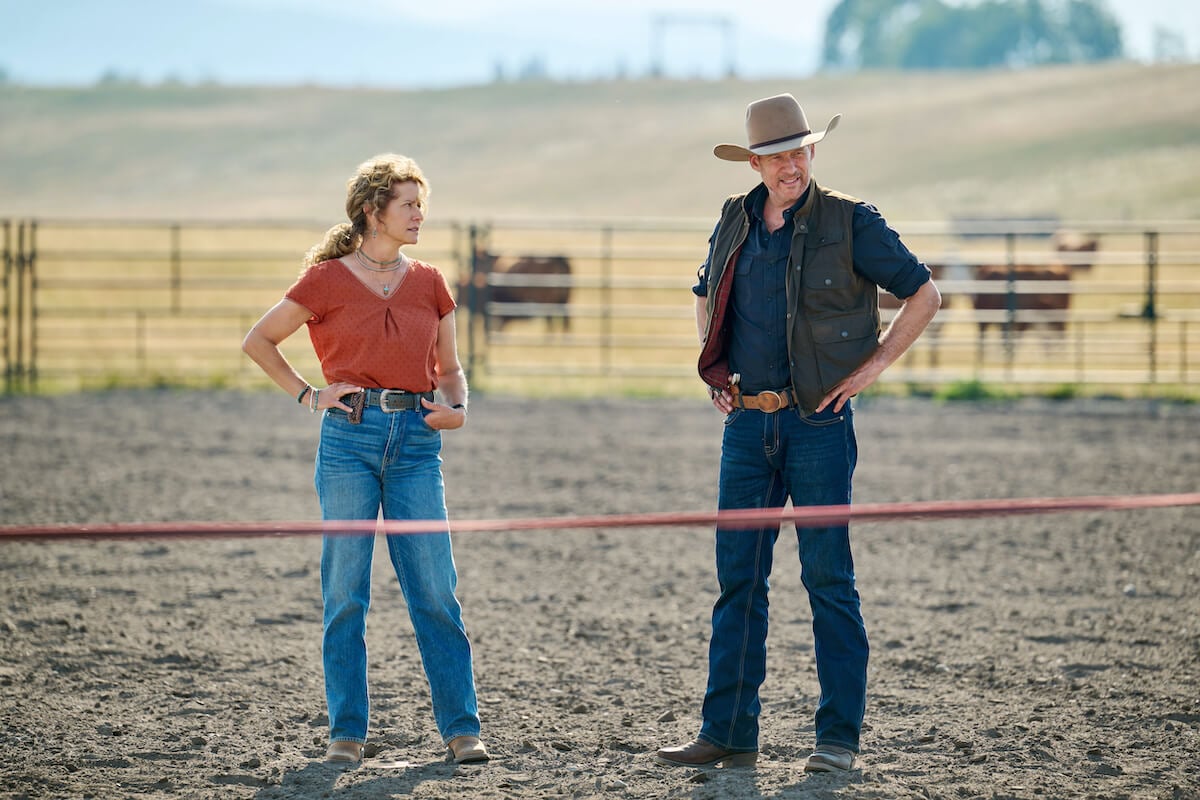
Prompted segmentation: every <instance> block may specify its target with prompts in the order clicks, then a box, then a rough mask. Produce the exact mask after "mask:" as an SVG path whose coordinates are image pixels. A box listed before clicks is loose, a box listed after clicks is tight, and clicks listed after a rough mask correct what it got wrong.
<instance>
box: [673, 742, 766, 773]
mask: <svg viewBox="0 0 1200 800" xmlns="http://www.w3.org/2000/svg"><path fill="white" fill-rule="evenodd" d="M654 760H655V761H657V762H658V763H660V764H666V765H667V766H668V767H715V766H722V767H752V766H754V764H755V763H756V762H757V761H758V751H757V750H750V751H745V750H741V751H739V750H726V749H725V748H723V747H717V746H716V745H715V744H713V743H711V742H706V741H704V740H703V739H694V740H693V741H690V742H688V743H687V744H685V745H682V746H681V747H664V748H662V749H661V750H659V751H658V752H657V753H655V755H654Z"/></svg>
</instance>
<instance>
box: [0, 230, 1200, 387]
mask: <svg viewBox="0 0 1200 800" xmlns="http://www.w3.org/2000/svg"><path fill="white" fill-rule="evenodd" d="M324 227H325V226H323V225H318V224H314V223H304V222H297V221H281V222H270V221H266V222H258V223H245V222H238V223H232V222H230V223H220V222H190V223H182V222H163V221H125V220H123V221H116V222H113V221H95V220H92V221H88V220H82V221H80V220H75V221H72V220H18V219H4V220H0V230H2V236H3V241H2V245H3V253H2V268H3V281H2V283H0V290H2V293H3V319H2V324H0V353H2V355H3V366H4V388H5V391H7V392H14V391H35V390H39V389H47V388H50V389H54V388H68V389H71V388H86V387H90V386H95V385H106V384H110V383H130V382H139V383H155V382H164V383H176V382H178V383H190V384H197V383H200V384H203V383H211V384H221V385H239V386H240V385H247V386H248V385H256V384H262V383H265V378H264V377H263V376H262V375H261V372H260V371H259V370H258V369H257V368H256V367H254V366H253V365H252V364H251V363H250V362H249V361H248V359H246V358H245V357H244V355H243V354H242V353H241V350H240V341H241V338H242V336H243V335H244V334H245V331H246V330H248V329H249V327H250V326H251V325H252V324H253V322H254V321H255V320H256V319H257V318H258V317H259V316H260V315H261V314H262V313H263V312H264V311H265V310H266V309H267V308H269V307H270V306H271V305H273V304H274V303H275V302H277V301H278V299H279V298H280V297H281V296H282V294H283V292H284V290H285V289H286V288H287V287H288V285H290V283H291V282H292V281H294V280H295V278H296V277H297V275H298V274H299V271H300V256H301V255H302V254H303V253H304V252H305V251H307V249H308V248H309V247H311V246H312V244H313V243H315V242H316V241H319V239H320V238H321V237H322V235H323V233H324ZM896 227H897V229H899V230H900V231H901V232H902V233H903V235H904V238H905V241H906V243H907V244H908V245H909V246H910V247H911V248H912V249H913V250H914V252H916V253H917V255H918V257H920V258H921V259H922V260H923V261H925V262H926V263H928V264H930V265H931V267H933V268H934V269H935V273H936V275H937V279H938V285H939V288H941V290H942V293H943V296H944V298H945V302H944V306H943V309H942V311H941V312H940V313H939V315H938V317H937V318H936V319H935V321H934V323H933V324H932V325H931V326H930V328H929V329H928V330H927V331H926V333H925V334H924V335H923V336H922V338H921V339H920V340H919V341H918V343H917V345H916V346H914V347H913V348H912V350H911V351H910V352H909V353H908V354H907V355H906V356H905V357H904V358H903V359H901V361H900V362H899V363H897V364H896V365H895V366H894V367H893V368H892V369H891V370H889V371H888V372H887V373H886V374H885V377H884V380H885V381H890V382H906V383H921V384H930V385H937V384H941V383H947V382H956V381H963V380H980V381H984V382H1004V383H1010V384H1011V383H1024V384H1067V383H1071V384H1092V385H1102V386H1114V387H1137V386H1145V385H1168V386H1184V387H1192V386H1195V385H1197V383H1198V382H1200V223H1184V222H1170V221H1167V222H1141V223H1129V222H1060V221H1057V220H1049V221H1033V222H1020V223H1007V224H1001V223H999V222H997V221H986V220H977V221H951V222H948V223H909V224H904V223H898V224H896ZM1065 229H1070V230H1071V231H1073V232H1075V233H1076V234H1077V238H1078V237H1079V236H1082V237H1083V238H1084V239H1085V240H1087V241H1089V242H1091V245H1090V246H1091V249H1090V250H1089V249H1082V250H1069V249H1057V248H1056V247H1055V246H1054V241H1055V234H1057V233H1059V232H1061V231H1063V230H1065ZM710 231H711V221H707V220H660V221H654V220H639V221H616V222H613V221H572V222H553V223H546V224H532V223H525V222H504V223H501V222H492V223H489V224H486V225H484V224H478V223H458V222H452V223H445V224H437V223H436V222H431V223H427V224H426V226H425V228H424V229H423V231H422V243H421V245H420V246H419V248H415V249H413V250H412V252H411V254H412V255H413V256H415V257H417V258H421V259H423V260H426V261H429V262H431V263H434V264H436V265H437V266H438V267H439V268H441V269H442V271H443V272H444V273H445V274H446V276H447V279H448V280H449V281H450V282H451V284H452V286H453V287H455V288H456V291H457V296H458V301H459V304H460V305H459V307H460V312H459V314H458V319H459V325H460V350H461V351H462V355H463V360H464V363H465V365H466V366H467V368H468V372H469V374H470V377H471V381H472V383H474V384H477V385H483V386H497V387H505V386H508V385H512V384H513V383H514V382H517V383H519V382H520V381H521V380H523V379H524V380H529V379H535V380H537V381H538V382H539V384H547V383H548V382H549V381H552V380H557V379H566V380H570V381H577V380H578V379H580V378H581V377H582V378H591V379H595V380H596V381H599V382H600V384H598V385H605V386H608V385H611V383H612V382H613V381H616V382H618V383H619V382H621V381H623V380H624V381H625V385H627V386H630V387H631V388H634V389H635V390H636V387H637V386H638V384H639V382H644V381H646V380H647V379H655V380H658V381H659V382H660V383H661V382H666V383H667V384H670V383H671V382H675V383H677V384H678V385H680V386H692V385H695V383H696V378H695V370H694V359H695V354H696V347H697V344H696V333H695V313H694V302H693V296H692V294H691V292H690V287H691V285H692V283H693V282H694V281H695V273H696V269H697V267H698V266H699V265H700V263H701V262H702V261H703V259H704V257H705V254H706V247H707V239H708V234H709V233H710ZM522 261H524V262H525V271H522V270H523V268H522V267H520V266H517V264H518V263H519V262H522ZM534 264H541V267H534V266H532V265H534ZM555 265H556V266H555ZM539 270H541V271H539ZM556 270H557V271H556ZM1051 273H1053V275H1051ZM882 299H883V300H887V299H888V298H887V297H882ZM883 305H884V306H885V308H884V318H885V320H886V319H887V318H888V317H889V315H890V314H891V313H893V310H892V309H893V308H894V305H895V304H894V303H890V304H889V303H886V302H885V303H884V304H883ZM306 338H307V337H305V336H303V335H297V336H295V337H292V339H289V340H288V342H285V343H284V352H285V355H287V356H288V358H289V359H290V360H292V361H293V363H295V364H296V365H297V367H298V368H300V369H301V370H302V372H305V374H311V373H314V372H316V371H318V369H319V368H318V365H317V364H316V362H315V357H314V356H313V355H312V352H311V347H310V346H309V345H308V342H307V341H305V340H306Z"/></svg>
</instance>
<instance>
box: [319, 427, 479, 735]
mask: <svg viewBox="0 0 1200 800" xmlns="http://www.w3.org/2000/svg"><path fill="white" fill-rule="evenodd" d="M441 447H442V438H441V433H439V432H438V431H435V430H434V429H432V428H430V427H429V426H428V425H427V424H426V423H425V420H424V415H423V413H422V412H420V411H400V412H396V413H392V414H385V413H384V412H383V411H382V410H381V409H379V408H377V407H367V408H366V409H364V410H363V419H362V423H361V424H358V425H351V424H350V423H349V422H348V421H347V419H346V414H345V412H343V411H341V410H340V409H330V410H328V411H326V412H325V415H324V418H323V419H322V422H321V442H320V445H319V447H318V450H317V463H316V480H315V483H316V487H317V495H318V497H319V498H320V501H321V515H322V517H323V518H324V519H326V520H371V521H374V520H375V519H377V517H378V515H379V511H380V509H381V508H382V510H383V517H384V519H394V520H405V519H409V520H413V519H415V520H445V519H446V502H445V490H444V485H443V482H442V466H441V465H442V457H441ZM375 538H376V537H375V536H374V535H373V534H363V535H359V534H332V533H331V534H326V535H325V537H324V539H323V541H322V549H321V596H322V599H323V601H324V604H325V613H324V626H325V632H324V639H323V641H322V647H321V652H322V657H323V660H324V666H325V698H326V702H327V704H328V707H329V738H330V741H339V740H345V741H353V742H365V741H366V738H367V717H368V713H369V701H368V696H367V645H366V640H365V635H366V618H367V609H368V607H369V606H370V604H371V559H372V555H373V553H374V550H375ZM385 541H386V543H387V549H388V555H389V556H390V557H391V561H392V566H393V568H394V569H395V571H396V577H397V578H399V580H400V589H401V591H402V592H403V594H404V601H405V603H406V604H407V606H408V614H409V618H410V619H411V620H412V625H413V630H414V632H415V633H416V640H417V647H418V649H419V651H420V654H421V663H422V665H423V666H424V668H425V676H426V678H427V679H428V680H429V689H430V693H431V695H432V699H433V716H434V720H435V721H436V723H437V727H438V732H439V733H440V734H441V736H442V740H443V741H449V740H450V739H453V738H454V737H456V736H463V735H470V736H478V735H479V713H478V706H477V703H476V698H475V678H474V674H473V672H472V665H471V645H470V642H469V641H468V640H467V634H466V630H465V629H464V627H463V622H462V608H461V606H460V605H459V603H458V599H457V598H456V597H455V595H454V590H455V587H456V585H457V582H458V578H457V574H456V572H455V568H454V556H453V554H452V552H451V548H450V533H449V530H448V526H447V527H441V526H439V528H438V529H436V530H432V531H430V532H429V533H420V534H389V535H387V536H385Z"/></svg>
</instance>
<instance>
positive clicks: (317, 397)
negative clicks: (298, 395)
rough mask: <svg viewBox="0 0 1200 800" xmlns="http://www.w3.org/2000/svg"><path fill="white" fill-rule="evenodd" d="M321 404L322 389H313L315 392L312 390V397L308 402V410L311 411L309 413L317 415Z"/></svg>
mask: <svg viewBox="0 0 1200 800" xmlns="http://www.w3.org/2000/svg"><path fill="white" fill-rule="evenodd" d="M320 402H321V390H320V389H313V390H312V397H310V398H309V400H308V410H309V413H312V414H315V413H317V404H318V403H320Z"/></svg>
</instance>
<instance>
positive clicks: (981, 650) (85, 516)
mask: <svg viewBox="0 0 1200 800" xmlns="http://www.w3.org/2000/svg"><path fill="white" fill-rule="evenodd" d="M697 395H698V397H697V399H695V400H688V401H668V400H653V401H651V400H621V399H610V400H589V401H584V400H577V401H575V400H571V401H569V400H552V401H551V400H524V399H515V398H500V397H491V396H477V397H476V398H475V400H474V403H473V405H472V408H471V416H470V422H469V425H468V427H467V428H465V429H463V430H461V431H456V432H450V433H448V434H447V435H446V437H445V451H444V457H445V473H446V481H447V494H448V501H449V505H450V512H451V516H452V518H457V519H474V518H491V517H500V518H506V517H507V518H518V517H530V516H557V515H571V514H601V513H604V514H607V513H620V512H649V511H655V512H657V511H711V510H712V509H713V507H714V506H715V502H716V499H715V487H716V475H717V458H718V453H719V449H720V435H721V427H722V426H721V418H720V416H719V415H718V414H717V412H716V411H714V410H713V409H712V408H711V407H710V406H709V405H708V404H707V403H706V402H704V401H703V400H702V399H699V391H698V392H697ZM857 427H858V436H859V447H860V453H861V457H860V463H859V470H858V476H857V482H856V500H857V501H858V502H864V503H866V502H871V503H874V502H890V501H907V500H971V499H979V498H1009V497H1057V496H1073V495H1101V494H1112V495H1122V494H1150V493H1172V492H1193V491H1196V488H1197V482H1198V481H1197V479H1198V478H1200V437H1198V433H1197V432H1198V431H1200V408H1198V407H1196V406H1188V405H1182V404H1161V403H1153V402H1148V401H1146V402H1143V401H1115V400H1114V401H1103V400H1090V401H1085V400H1076V401H1068V402H1061V403H1056V402H1050V401H1032V400H1030V401H1021V402H1016V403H994V404H992V403H989V404H945V405H943V404H938V403H936V402H933V401H925V400H900V399H883V398H881V399H875V400H870V401H867V402H863V403H861V404H860V406H859V409H858V415H857ZM316 435H317V419H316V418H315V417H313V416H311V415H309V414H308V413H307V412H306V411H305V410H303V409H300V408H297V406H296V405H295V404H294V403H292V402H290V400H289V398H288V397H286V396H285V395H283V394H282V393H281V392H262V393H238V392H152V391H138V392H135V391H119V392H111V393H98V394H84V395H69V396H62V397H13V396H8V397H0V442H2V444H3V446H2V449H3V455H2V456H0V514H2V517H0V523H2V524H6V525H21V524H43V523H85V522H90V523H96V522H152V521H182V520H198V521H212V522H219V521H230V520H314V519H317V518H318V510H317V502H316V497H315V494H314V491H313V488H312V460H313V452H314V447H315V443H316ZM852 536H853V540H854V546H855V554H856V558H857V566H858V578H859V591H860V593H861V595H862V598H863V613H864V616H865V617H866V621H867V628H868V632H869V633H870V636H871V642H872V655H871V671H870V683H869V693H870V694H869V700H868V709H867V727H866V729H865V731H864V734H863V752H862V756H861V759H860V764H859V768H857V769H855V770H854V771H852V772H851V773H849V774H847V775H837V776H807V775H805V773H804V772H803V771H802V766H803V761H804V758H805V757H806V756H807V754H808V752H809V750H810V748H811V746H812V714H813V709H814V706H815V703H816V701H817V682H816V676H815V671H814V668H813V657H812V640H811V629H810V626H809V612H808V607H807V599H806V597H805V595H804V593H803V590H802V587H801V586H800V581H799V568H798V565H797V562H796V559H795V556H794V552H795V551H794V546H795V545H794V542H795V537H794V533H793V531H792V529H791V527H790V526H785V529H784V532H783V534H782V535H781V537H780V542H779V547H778V549H777V551H776V568H775V574H774V577H773V587H772V588H773V591H772V595H771V597H772V600H773V603H772V609H771V611H772V630H771V636H770V639H769V641H768V647H769V667H768V678H767V683H766V685H765V686H764V687H763V719H762V741H761V747H762V759H761V761H760V764H759V766H758V767H757V768H756V769H727V770H708V771H693V770H684V769H669V768H665V767H661V766H658V765H656V764H655V763H654V761H653V758H652V755H653V752H654V750H655V749H656V748H658V747H659V746H661V745H664V744H677V743H681V742H683V741H685V740H687V739H689V738H691V736H692V735H693V734H694V733H695V732H696V730H697V729H698V726H699V710H700V701H701V697H702V693H703V690H704V683H705V675H706V652H707V643H708V635H709V622H708V618H709V612H710V608H711V604H712V601H713V599H714V597H715V592H716V581H715V578H714V575H713V566H712V532H711V530H709V529H707V528H705V527H681V528H650V529H605V530H567V531H561V530H554V531H534V532H529V531H511V532H504V533H502V534H479V533H461V534H458V535H456V537H455V551H456V557H457V563H458V567H459V579H460V591H459V597H460V599H461V600H462V602H463V605H464V616H465V619H466V622H467V626H468V630H469V632H470V634H471V636H472V640H473V644H474V647H475V652H476V679H477V683H478V688H479V696H480V705H481V712H482V716H483V725H484V736H485V739H486V741H487V743H488V744H489V746H490V748H491V750H492V753H493V760H492V762H491V763H489V764H486V765H481V766H471V767H455V766H454V765H453V764H450V763H448V762H447V761H446V760H445V757H444V756H445V754H444V750H443V748H442V746H441V742H440V741H439V739H438V736H437V733H436V731H435V730H434V726H433V720H432V716H431V713H430V707H429V700H428V692H427V688H426V686H425V681H424V677H423V674H422V671H421V667H420V662H419V659H418V657H417V653H416V646H415V643H414V641H413V638H412V634H411V628H410V626H409V622H408V618H407V613H406V611H405V609H404V606H403V602H402V600H401V599H400V595H399V589H398V587H397V585H396V581H395V578H394V576H393V575H392V574H391V573H390V567H389V565H388V563H387V559H386V557H384V555H383V553H382V552H379V553H377V557H376V564H375V595H374V605H373V608H372V610H371V615H370V617H369V620H368V643H369V647H370V654H371V655H370V670H371V672H370V677H371V681H372V691H373V709H372V725H371V731H370V734H369V736H370V741H369V745H368V749H367V754H368V757H367V759H366V760H365V761H364V763H363V765H362V766H361V767H359V768H357V769H352V770H342V769H337V768H334V767H330V766H327V765H325V764H323V763H322V762H321V761H320V760H319V759H320V756H321V755H322V753H323V751H324V746H325V743H326V735H327V734H326V724H327V720H326V716H325V713H324V696H323V690H322V677H321V664H320V628H321V608H320V591H319V584H318V574H317V573H318V571H317V559H318V552H319V545H320V542H319V538H318V537H316V536H289V537H251V538H246V537H243V538H187V539H181V538H175V539H145V540H135V541H82V540H74V541H58V542H52V541H41V542H16V541H0V553H2V555H0V569H2V570H3V580H2V582H0V597H2V599H3V602H2V605H0V642H2V647H0V698H2V700H0V743H2V744H3V748H4V758H3V759H2V760H0V796H2V797H4V798H13V799H15V798H105V799H106V800H107V798H167V797H185V798H213V800H217V799H218V798H219V799H220V800H227V799H228V798H235V799H240V798H246V799H247V800H248V799H249V798H255V800H310V799H312V800H316V799H317V798H338V799H339V800H340V799H342V798H345V799H346V800H358V799H360V798H362V799H365V798H391V797H414V798H435V797H436V798H441V797H466V798H559V797H563V798H581V797H603V798H655V799H658V798H695V799H696V800H701V799H703V798H712V799H713V800H718V799H721V798H731V799H732V800H750V799H751V798H764V797H767V798H803V799H804V800H810V799H811V800H818V799H819V800H828V799H829V798H872V799H875V798H878V799H879V800H883V799H884V798H887V799H889V800H890V799H892V798H947V799H949V798H954V799H955V800H961V799H963V798H991V799H993V800H998V799H1000V798H1104V799H1105V800H1109V799H1111V798H1139V799H1140V798H1147V799H1153V800H1166V799H1167V798H1170V799H1172V800H1176V799H1178V798H1198V797H1200V762H1198V756H1200V688H1198V687H1200V507H1183V508H1169V509H1162V510H1153V511H1121V512H1096V513H1092V512H1071V513H1065V514H1053V515H1036V516H1010V517H990V518H982V519H972V520H945V521H931V520H922V521H906V522H877V523H870V524H861V525H858V526H856V527H855V528H854V531H853V534H852Z"/></svg>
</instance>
